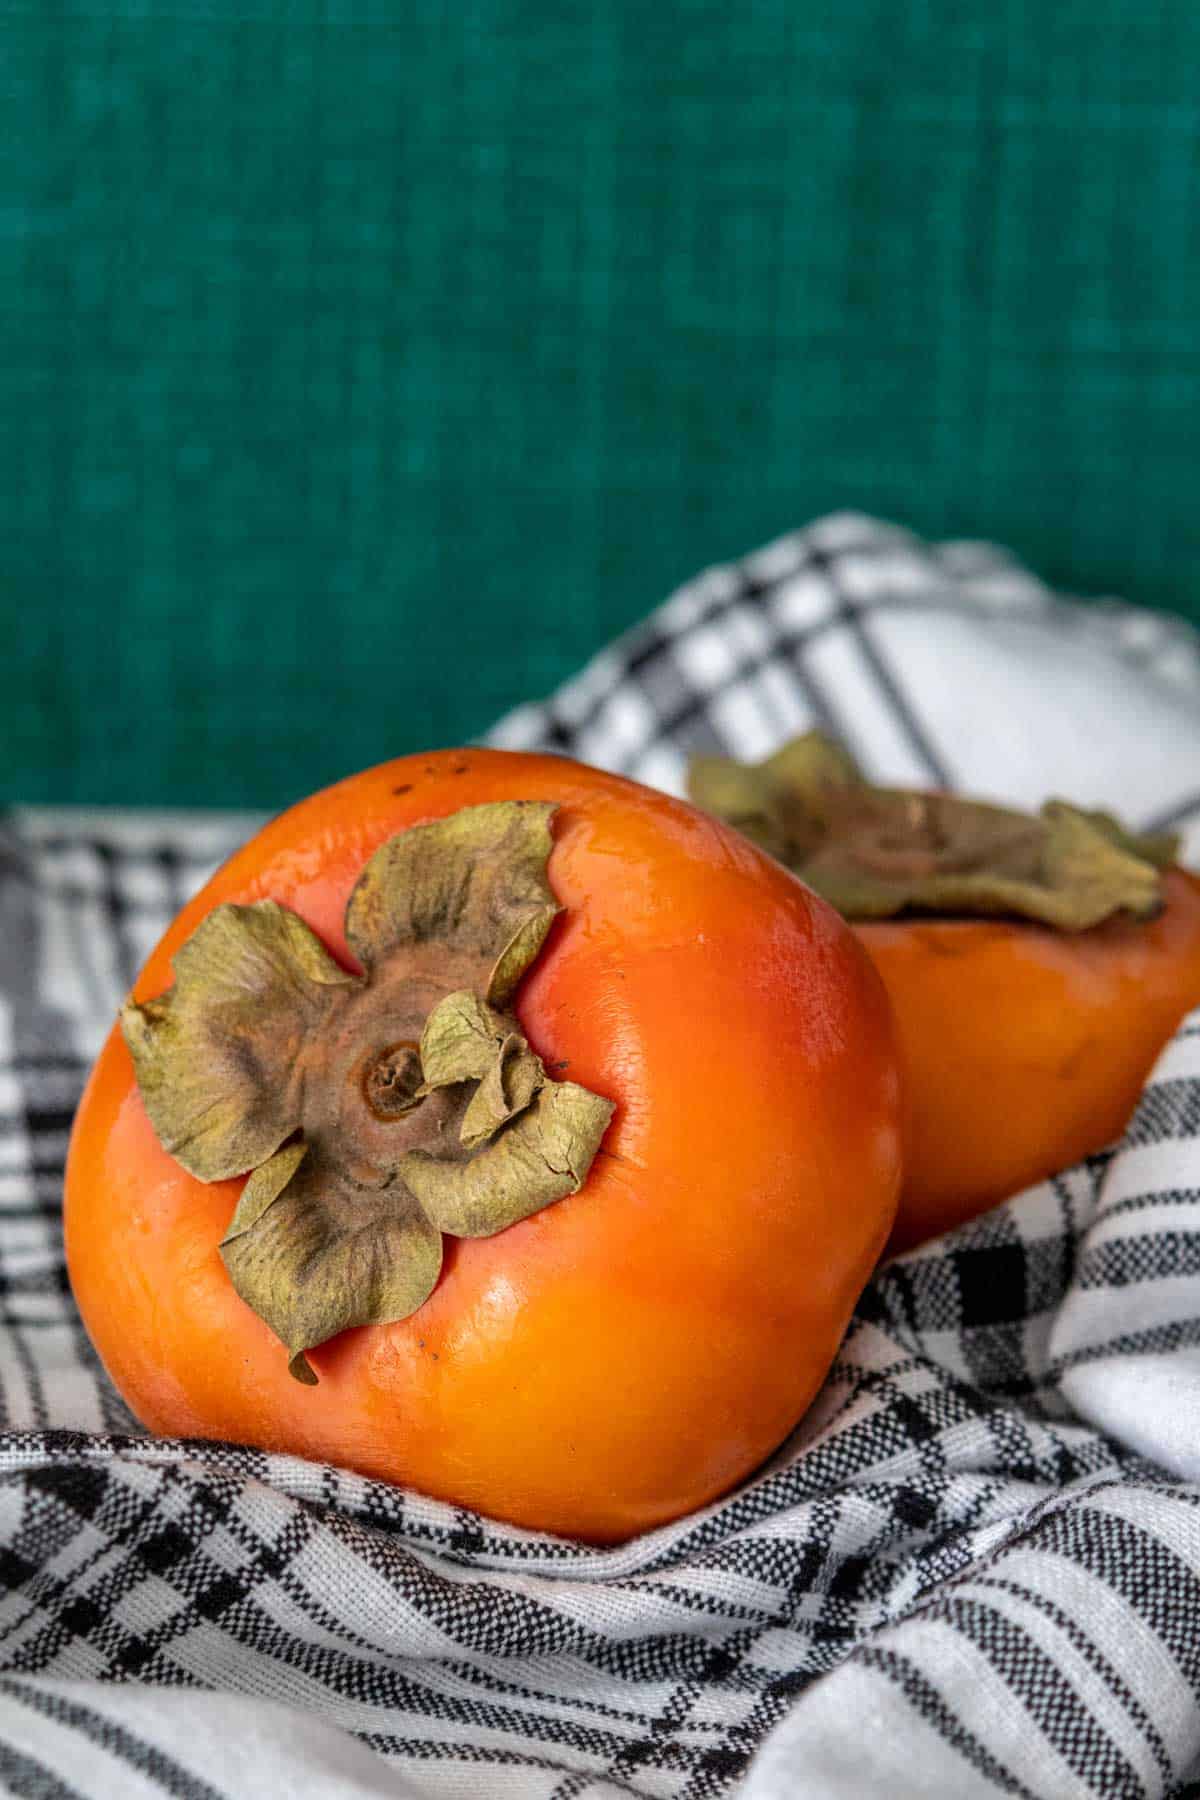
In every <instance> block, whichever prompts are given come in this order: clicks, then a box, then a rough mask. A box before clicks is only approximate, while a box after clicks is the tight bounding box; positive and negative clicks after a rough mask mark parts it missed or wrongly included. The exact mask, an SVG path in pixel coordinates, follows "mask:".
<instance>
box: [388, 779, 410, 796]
mask: <svg viewBox="0 0 1200 1800" xmlns="http://www.w3.org/2000/svg"><path fill="white" fill-rule="evenodd" d="M412 791H413V784H412V782H411V781H403V782H401V784H400V786H399V787H394V788H393V789H392V792H393V794H395V795H396V796H397V797H399V796H400V795H401V794H411V793H412Z"/></svg>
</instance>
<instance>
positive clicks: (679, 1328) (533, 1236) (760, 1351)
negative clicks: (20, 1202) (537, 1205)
mask: <svg viewBox="0 0 1200 1800" xmlns="http://www.w3.org/2000/svg"><path fill="white" fill-rule="evenodd" d="M518 798H524V799H536V800H551V801H555V802H557V803H558V805H559V807H560V811H559V812H558V813H557V814H556V817H555V823H554V836H555V845H554V850H553V853H552V855H551V858H550V864H549V871H548V872H549V878H550V881H551V885H552V886H553V888H554V890H555V892H556V894H557V896H558V898H559V900H560V901H561V902H562V904H563V906H564V908H565V912H564V915H563V916H562V917H561V918H560V919H559V920H558V921H557V922H556V924H555V926H554V929H553V931H552V933H551V936H550V938H549V940H548V942H547V945H546V947H545V949H544V950H543V952H542V954H541V956H540V957H539V959H538V961H537V962H536V964H535V965H534V967H533V969H532V970H531V971H530V973H529V974H528V975H527V976H526V978H525V981H524V982H523V984H522V987H521V989H520V991H519V994H518V997H517V1005H516V1010H517V1013H518V1016H519V1018H520V1021H521V1024H522V1028H523V1029H524V1031H525V1032H526V1034H527V1036H528V1038H529V1040H530V1042H531V1044H532V1046H533V1048H534V1049H535V1050H536V1051H537V1052H538V1053H539V1054H540V1055H541V1056H542V1057H543V1058H544V1059H545V1061H546V1063H547V1066H548V1067H552V1068H553V1066H554V1065H559V1066H560V1067H562V1066H563V1065H564V1064H565V1065H566V1068H567V1070H568V1071H569V1076H570V1078H571V1079H573V1080H577V1081H579V1082H582V1083H583V1084H584V1085H585V1086H587V1087H589V1088H591V1089H593V1090H594V1091H595V1092H597V1093H600V1094H604V1095H606V1096H608V1097H610V1098H612V1099H614V1100H615V1101H616V1102H617V1112H616V1115H615V1117H614V1120H613V1123H612V1125H611V1126H610V1128H609V1131H608V1135H607V1137H606V1138H605V1141H604V1144H603V1145H602V1147H601V1151H600V1153H599V1155H598V1156H597V1159H596V1161H595V1163H594V1164H593V1167H592V1170H591V1172H590V1174H589V1176H588V1178H587V1181H586V1182H585V1184H584V1186H583V1188H582V1189H581V1191H580V1192H579V1193H578V1194H577V1195H574V1196H572V1197H571V1198H568V1199H566V1200H562V1201H558V1202H556V1203H555V1204H554V1205H552V1206H549V1207H547V1208H546V1209H545V1210H544V1211H543V1212H541V1213H539V1214H537V1215H536V1216H534V1217H533V1218H531V1219H528V1220H526V1221H524V1222H523V1223H521V1224H519V1225H516V1226H513V1227H511V1228H510V1229H509V1230H508V1231H505V1232H502V1233H500V1234H499V1235H498V1236H496V1237H494V1238H489V1239H475V1240H470V1241H457V1240H452V1239H447V1240H446V1258H445V1265H444V1268H443V1272H442V1275H441V1278H440V1280H439V1282H438V1285H437V1287H436V1288H435V1290H434V1292H433V1293H432V1295H431V1296H430V1298H429V1299H428V1300H427V1301H426V1302H425V1304H424V1305H423V1306H422V1307H420V1308H419V1309H418V1311H417V1312H416V1313H414V1314H413V1315H412V1317H411V1318H409V1319H406V1320H403V1321H401V1322H399V1323H396V1324H392V1325H384V1326H374V1327H365V1328H361V1329H356V1330H351V1331H347V1332H343V1333H342V1334H341V1335H340V1336H339V1337H337V1338H335V1339H333V1340H331V1341H330V1342H329V1343H327V1344H325V1345H323V1346H321V1347H320V1348H318V1349H316V1350H314V1351H312V1352H311V1353H310V1358H309V1360H310V1361H311V1363H312V1365H313V1367H314V1369H315V1370H316V1372H317V1375H318V1377H319V1385H318V1386H317V1387H316V1388H308V1387H302V1386H300V1385H299V1384H298V1383H297V1382H295V1381H294V1380H293V1379H292V1378H291V1377H290V1376H289V1375H288V1373H287V1366H286V1365H287V1356H286V1353H285V1352H284V1350H283V1348H282V1346H281V1345H280V1344H279V1342H278V1341H277V1340H276V1338H275V1337H274V1336H273V1334H272V1333H271V1332H270V1330H269V1329H268V1327H267V1326H266V1325H265V1324H264V1323H263V1322H262V1321H261V1320H259V1319H258V1318H257V1317H256V1315H255V1314H254V1313H253V1312H252V1311H251V1310H250V1309H249V1307H247V1306H246V1305H245V1304H244V1303H243V1302H242V1301H241V1300H240V1299H239V1298H238V1296H237V1294H236V1293H235V1292H234V1290H233V1287H232V1286H231V1284H230V1281H229V1278H228V1276H227V1274H226V1271H225V1268H224V1265H223V1263H222V1261H221V1259H220V1256H219V1253H218V1244H219V1241H220V1238H221V1236H222V1234H223V1231H224V1229H225V1227H226V1225H227V1223H228V1220H229V1218H230V1216H231V1214H232V1212H233V1208H234V1205H235V1203H236V1199H237V1195H238V1192H239V1190H240V1186H241V1183H240V1181H229V1182H220V1183H213V1184H211V1185H206V1184H204V1183H202V1182H199V1181H197V1180H195V1179H194V1178H193V1177H192V1176H190V1175H188V1174H187V1173H186V1172H185V1171H184V1170H183V1169H182V1168H181V1167H180V1166H179V1165H178V1164H177V1163H175V1162H174V1161H173V1160H172V1158H171V1157H170V1156H168V1155H167V1154H166V1152H165V1151H164V1150H162V1148H161V1147H160V1146H159V1144H158V1142H157V1139H156V1138H155V1137H154V1134H153V1132H152V1130H151V1128H150V1125H149V1122H148V1120H147V1118H146V1114H145V1111H144V1109H143V1106H142V1102H141V1098H140V1095H139V1094H138V1091H137V1087H136V1084H135V1081H134V1076H133V1069H132V1064H131V1062H130V1058H129V1055H128V1052H127V1050H126V1048H125V1045H124V1043H123V1041H122V1039H121V1037H120V1034H119V1032H117V1031H116V1030H115V1029H114V1032H113V1034H112V1035H111V1036H110V1038H109V1040H108V1042H107V1043H106V1045H105V1047H104V1049H103V1051H102V1053H101V1055H100V1058H99V1060H98V1062H97V1064H96V1067H95V1070H94V1071H93V1074H92V1076H91V1079H90V1081H89V1084H88V1087H87V1090H86V1092H85V1094H84V1097H83V1101H82V1103H81V1106H80V1109H79V1113H78V1117H77V1120H76V1124H75V1128H74V1132H73V1135H72V1140H71V1146H70V1153H69V1158H68V1166H67V1182H66V1239H67V1256H68V1263H69V1267H70V1272H71V1279H72V1282H73V1285H74V1289H75V1294H76V1297H77V1299H78V1302H79V1305H80V1309H81V1311H82V1314H83V1318H84V1322H85V1324H86V1325H87V1328H88V1331H89V1332H90V1334H91V1337H92V1340H93V1342H94V1343H95V1345H96V1347H97V1349H98V1351H99V1353H100V1355H101V1357H102V1359H103V1361H104V1363H105V1366H106V1367H107V1369H108V1371H109V1373H110V1375H111V1376H112V1378H113V1380H114V1382H115V1383H116V1385H117V1387H118V1388H119V1389H120V1391H121V1392H122V1393H123V1394H124V1396H125V1397H126V1399H127V1401H128V1402H129V1404H130V1405H131V1406H132V1408H133V1410H134V1411H135V1413H136V1414H137V1416H138V1417H139V1418H140V1419H141V1420H142V1421H143V1423H145V1424H146V1425H147V1426H148V1427H149V1428H150V1429H151V1430H153V1431H155V1432H159V1433H164V1434H168V1435H174V1436H183V1437H213V1438H224V1439H231V1440H235V1441H238V1442H243V1443H251V1444H257V1445H261V1446H263V1447H266V1448H268V1449H273V1450H286V1451H291V1452H293V1453H295V1454H298V1455H303V1456H308V1457H311V1458H316V1459H321V1460H327V1461H331V1462H334V1463H337V1464H340V1465H342V1466H346V1467H350V1468H353V1469H357V1470H360V1471H362V1472H363V1473H365V1474H368V1475H373V1476H378V1477H381V1478H383V1479H386V1480H390V1481H395V1482H401V1483H406V1484H409V1485H412V1486H414V1487H416V1488H418V1489H420V1490H422V1491H423V1492H425V1493H428V1494H432V1495H435V1496H438V1497H440V1498H442V1499H445V1500H449V1501H452V1502H454V1503H456V1504H462V1505H467V1506H472V1507H475V1508H477V1509H478V1510H480V1511H482V1512H485V1513H489V1514H492V1515H494V1516H498V1517H501V1518H504V1519H508V1520H512V1521H514V1522H516V1523H518V1524H521V1525H526V1526H531V1527H535V1528H541V1529H544V1530H548V1531H552V1532H557V1533H561V1534H565V1535H569V1536H574V1537H579V1538H583V1539H587V1540H590V1541H593V1542H598V1543H603V1542H614V1541H619V1540H622V1539H625V1538H627V1537H629V1536H631V1535H633V1534H635V1533H637V1532H640V1531H644V1530H647V1529H649V1528H650V1527H653V1526H655V1525H658V1524H661V1523H663V1522H665V1521H667V1520H670V1519H673V1518H676V1517H678V1516H680V1515H682V1514H684V1513H687V1512H689V1511H691V1510H693V1509H694V1508H696V1507H698V1506H700V1505H702V1504H703V1503H704V1502H706V1501H708V1500H711V1499H713V1498H715V1497H716V1496H718V1495H720V1494H721V1493H723V1492H725V1491H726V1490H727V1489H729V1488H730V1487H731V1486H733V1485H734V1484H736V1483H737V1482H738V1481H739V1480H741V1479H742V1478H743V1477H745V1476H746V1475H747V1474H749V1473H750V1472H751V1471H752V1470H753V1469H754V1468H755V1467H756V1466H757V1465H758V1464H759V1463H760V1462H762V1460H763V1459H764V1458H765V1457H766V1456H768V1455H769V1454H770V1452H771V1451H772V1450H774V1449H775V1448H776V1446H777V1445H778V1444H779V1443H780V1442H781V1441H782V1440H783V1438H784V1437H786V1436H787V1434H788V1433H789V1432H790V1431H791V1429H792V1428H793V1426H794V1425H795V1424H796V1423H797V1421H798V1420H799V1418H800V1417H801V1416H802V1414H803V1413H804V1411H805V1409H806V1407H807V1406H808V1404H809V1401H810V1400H811V1399H812V1398H813V1396H814V1394H815V1393H816V1391H817V1389H818V1387H819V1386H820V1384H821V1382H822V1381H823V1379H824V1376H825V1373H826V1371H827V1369H828V1366H829V1364H830V1362H831V1361H832V1359H833V1356H834V1354H835V1353H836V1350H837V1347H838V1344H839V1342H840V1339H841V1336H842V1333H843V1331H844V1329H845V1326H846V1324H847V1321H848V1319H849V1316H850V1313H851V1311H852V1309H853V1306H854V1303H855V1300H856V1299H857V1297H858V1294H859V1292H860V1290H861V1288H862V1286H863V1285H864V1283H865V1282H866V1280H867V1278H868V1277H869V1275H870V1272H871V1269H872V1267H873V1265H874V1264H875V1262H876V1260H877V1258H878V1256H879V1253H880V1251H881V1249H882V1247H883V1244H884V1242H885V1240H886V1238H887V1234H888V1231H889V1230H890V1228H891V1224H892V1219H893V1216H894V1211H895V1204H896V1194H897V1190H898V1186H899V1158H900V1097H899V1083H898V1076H897V1069H896V1061H895V1051H894V1043H893V1039H892V1035H891V1024H890V1016H889V1012H888V1007H887V1001H886V997H885V995H884V992H883V988H882V984H881V983H880V981H879V979H878V977H877V976H876V974H875V972H874V970H873V969H872V967H871V965H870V963H869V961H868V959H867V957H866V956H864V955H863V953H862V951H861V948H860V946H859V945H858V943H857V942H856V940H855V938H854V936H853V934H852V933H851V932H850V931H849V930H848V929H847V928H846V927H845V926H844V925H843V923H842V921H841V920H840V919H839V918H838V917H837V916H836V915H835V914H834V913H833V911H832V910H831V909H830V908H828V907H827V906H825V905H824V903H823V902H821V901H819V900H817V899H816V898H815V896H813V895H812V894H811V893H810V892H809V891H808V890H807V889H806V888H804V887H803V886H802V885H801V884H800V883H799V882H797V881H796V880H795V879H794V878H793V877H792V876H791V875H789V874H788V873H787V872H786V871H784V870H783V869H781V868H779V867H778V866H777V865H776V864H774V863H772V862H771V861H770V860H769V859H767V858H766V857H764V856H763V855H761V854H760V853H759V852H758V851H757V850H755V849H754V848H753V847H752V846H751V845H749V844H748V843H747V842H746V841H745V840H744V839H742V838H741V837H739V836H738V835H737V834H736V833H734V832H733V831H731V830H729V829H727V828H726V827H724V826H722V825H720V824H718V823H717V822H716V821H714V820H712V819H709V818H707V817H706V816H705V815H703V814H701V813H699V812H697V811H695V810H694V809H693V808H691V807H689V806H686V805H684V804H683V803H682V802H679V801H676V800H672V799H669V798H668V797H666V796H665V795H662V794H658V793H655V792H653V791H651V790H649V789H646V788H643V787H640V786H638V785H637V784H635V783H632V782H628V781H624V780H621V779H619V778H617V777H614V776H609V775H605V774H602V773H600V772H599V771H597V770H594V769H587V768H584V767H582V766H581V765H579V764H575V763H571V762H568V761H566V760H564V759H561V758H557V757H546V756H534V755H524V754H515V753H505V752H500V751H474V750H473V751H462V752H457V753H451V752H445V753H437V754H432V755H427V756H418V757H410V758H404V759H401V760H399V761H396V762H392V763H388V764H384V765H382V766H381V767H379V768H375V769H371V770H368V771H367V772H366V773H364V774H362V775H358V776H355V777H352V778H351V779H349V780H347V781H344V782H341V783H339V784H338V785H337V786H335V787H332V788H329V789H326V790H325V791H324V792H322V793H319V794H317V795H314V796H313V797H312V798H310V799H308V800H306V801H303V802H301V803H300V804H299V805H298V806H296V807H294V808H292V809H291V810H290V811H289V812H287V813H285V814H283V815H282V816H281V817H279V818H277V819H275V820H274V821H273V822H272V823H271V824H269V825H268V826H266V827H265V829H264V830H263V831H262V832H261V833H260V834H259V835H258V836H257V837H255V838H254V839H253V840H252V841H251V843H250V844H248V845H247V846H246V847H245V848H244V849H242V850H241V851H239V852H238V853H237V854H236V855H235V856H234V857H233V858H232V859H231V860H230V861H229V862H228V863H226V864H225V866H224V867H223V868H222V869H221V870H220V871H219V872H218V874H217V875H216V876H215V877H214V878H213V880H212V881H211V882H210V883H209V884H208V886H207V887H206V888H205V889H204V890H203V892H202V893H201V894H200V895H199V896H198V897H197V898H196V899H195V900H193V901H192V902H191V904H190V905H189V906H188V907H186V908H185V910H184V911H183V913H182V914H181V915H180V917H179V918H178V919H177V920H176V921H175V923H174V924H173V925H172V926H171V928H170V930H169V931H168V932H167V934H166V936H165V937H164V938H163V940H162V942H161V943H160V945H159V946H158V948H157V949H156V950H155V952H154V953H153V955H152V956H151V957H150V959H149V961H148V963H147V964H146V967H145V969H144V970H143V971H142V974H141V976H140V977H139V979H138V982H137V983H136V985H135V988H134V996H135V998H137V999H138V1000H145V999H148V998H150V997H152V996H154V995H156V994H159V993H162V992H163V991H164V990H165V989H166V988H167V987H168V986H169V985H170V983H171V979H172V976H171V970H170V959H171V956H172V954H173V953H174V952H175V951H176V950H177V949H178V948H179V946H180V944H181V943H182V942H183V941H184V940H185V939H186V938H187V937H188V936H189V935H190V933H191V932H192V931H193V930H194V929H195V927H196V926H197V924H198V923H199V922H200V920H201V918H202V917H203V916H204V915H205V914H206V913H207V912H208V911H210V910H211V909H212V907H214V906H215V905H217V904H218V903H220V902H222V901H238V902H243V903H244V902H248V901H253V900H256V899H264V898H271V899H274V900H277V901H279V902H281V903H282V904H284V905H285V906H290V907H292V908H294V909H295V910H296V912H298V913H299V914H300V915H301V916H302V917H303V918H304V919H305V920H306V921H307V922H308V924H309V925H311V926H312V927H313V929H314V930H315V931H316V932H317V933H318V934H319V936H321V937H322V938H323V939H324V941H325V943H326V945H327V946H328V947H329V949H330V950H331V952H332V953H333V954H334V955H335V956H336V957H338V959H339V960H340V961H342V962H343V963H344V964H345V965H346V966H347V967H353V966H354V965H353V962H352V959H351V958H350V956H349V953H348V952H347V950H346V945H345V940H344V937H343V935H342V914H343V909H344V907H345V903H346V900H347V897H348V895H349V892H350V889H351V887H352V886H353V884H354V881H355V880H356V878H357V876H358V875H359V873H360V872H361V870H362V867H363V865H364V864H365V862H366V861H367V859H368V857H369V856H370V855H371V853H372V852H373V851H374V850H375V849H376V848H377V847H378V846H379V844H381V843H382V842H383V841H384V840H385V839H386V838H388V837H390V836H391V835H392V834H393V833H395V832H397V831H400V830H402V829H404V828H405V827H407V826H410V825H415V824H418V823H421V822H423V821H425V820H429V819H433V818H438V817H442V816H444V815H446V814H448V813H451V812H454V811H456V810H457V809H458V808H460V807H463V806H469V805H476V804H479V803H481V802H484V801H492V800H504V799H518Z"/></svg>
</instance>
